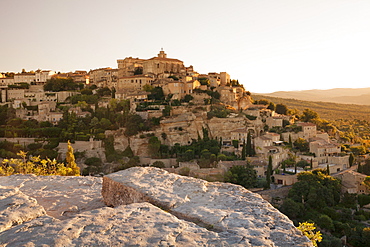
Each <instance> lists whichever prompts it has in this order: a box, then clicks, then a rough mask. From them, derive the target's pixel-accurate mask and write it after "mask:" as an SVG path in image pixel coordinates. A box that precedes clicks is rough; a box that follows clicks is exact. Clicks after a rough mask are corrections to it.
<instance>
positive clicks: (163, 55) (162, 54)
mask: <svg viewBox="0 0 370 247" xmlns="http://www.w3.org/2000/svg"><path fill="white" fill-rule="evenodd" d="M158 57H160V58H167V54H166V53H164V51H163V48H161V51H160V52H159V54H158Z"/></svg>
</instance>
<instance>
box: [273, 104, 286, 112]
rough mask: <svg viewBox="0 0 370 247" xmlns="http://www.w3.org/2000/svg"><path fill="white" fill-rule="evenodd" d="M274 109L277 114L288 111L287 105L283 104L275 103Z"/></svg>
mask: <svg viewBox="0 0 370 247" xmlns="http://www.w3.org/2000/svg"><path fill="white" fill-rule="evenodd" d="M275 111H276V113H278V114H282V115H286V114H287V113H288V107H287V106H286V105H284V104H277V105H276V110H275Z"/></svg>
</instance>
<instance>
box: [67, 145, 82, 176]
mask: <svg viewBox="0 0 370 247" xmlns="http://www.w3.org/2000/svg"><path fill="white" fill-rule="evenodd" d="M66 161H67V175H68V176H79V175H80V168H79V167H78V166H77V164H76V162H75V156H74V154H73V147H72V145H71V143H70V141H68V150H67V153H66Z"/></svg>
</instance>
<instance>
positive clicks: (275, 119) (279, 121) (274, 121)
mask: <svg viewBox="0 0 370 247" xmlns="http://www.w3.org/2000/svg"><path fill="white" fill-rule="evenodd" d="M283 121H284V118H283V117H282V116H271V117H267V118H266V124H267V126H269V128H273V127H282V126H283Z"/></svg>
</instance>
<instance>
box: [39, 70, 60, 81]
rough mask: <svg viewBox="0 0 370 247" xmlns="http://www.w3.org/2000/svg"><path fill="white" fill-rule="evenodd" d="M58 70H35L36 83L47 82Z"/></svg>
mask: <svg viewBox="0 0 370 247" xmlns="http://www.w3.org/2000/svg"><path fill="white" fill-rule="evenodd" d="M55 74H56V72H55V71H52V70H36V72H35V77H36V78H35V82H36V83H45V82H46V81H47V80H50V79H51V77H52V76H53V75H55Z"/></svg>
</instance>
